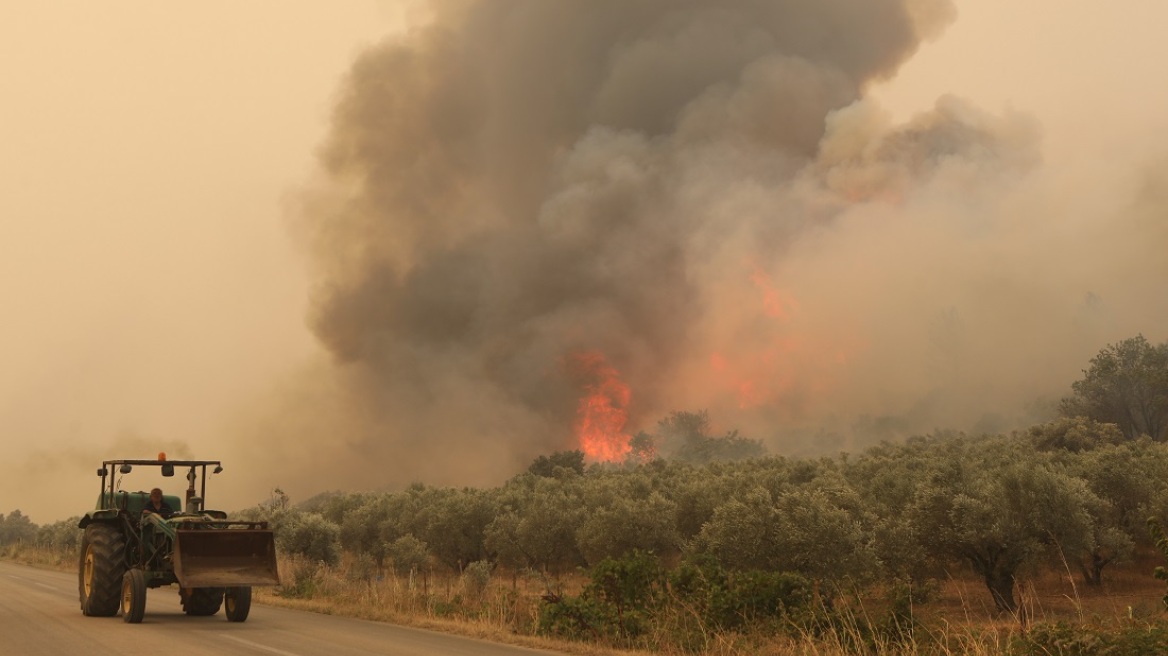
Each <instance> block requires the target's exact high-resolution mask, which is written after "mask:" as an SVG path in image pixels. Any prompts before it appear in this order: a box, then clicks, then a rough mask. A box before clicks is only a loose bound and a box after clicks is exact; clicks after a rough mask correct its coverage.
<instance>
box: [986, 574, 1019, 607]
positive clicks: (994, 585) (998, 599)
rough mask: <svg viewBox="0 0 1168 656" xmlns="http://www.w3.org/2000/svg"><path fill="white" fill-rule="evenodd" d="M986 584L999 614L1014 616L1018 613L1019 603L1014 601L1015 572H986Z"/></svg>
mask: <svg viewBox="0 0 1168 656" xmlns="http://www.w3.org/2000/svg"><path fill="white" fill-rule="evenodd" d="M985 584H986V587H987V588H989V591H990V594H991V595H992V596H993V598H994V606H995V607H997V609H998V612H1002V613H1010V614H1011V615H1014V614H1016V613H1017V612H1018V602H1016V601H1014V571H1013V570H1010V571H1001V570H999V569H997V568H995V569H993V570H992V571H989V572H986V574H985Z"/></svg>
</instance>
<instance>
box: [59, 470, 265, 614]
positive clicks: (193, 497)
mask: <svg viewBox="0 0 1168 656" xmlns="http://www.w3.org/2000/svg"><path fill="white" fill-rule="evenodd" d="M135 467H157V468H159V469H161V473H162V475H163V476H174V474H175V468H176V467H178V468H187V474H186V478H187V481H188V482H189V485H188V487H187V490H186V497H185V499H184V500H183V502H182V503H181V504H180V501H179V498H178V497H177V496H163V497H162V500H161V501H162V502H163V503H164V504H165V505H166V506H167V507H168V508H169V510H170V511H171V512H169V513H168V512H165V511H163V512H157V511H156V512H151V511H150V509H154V508H155V505H154V502H152V501H151V499H150V493H148V492H126V491H123V490H121V489H120V488H121V480H122V478H123V477H124V476H125V475H126V474H129V473H130V472H131V471H132V470H133V469H134V468H135ZM208 467H213V469H212V470H211V473H213V474H218V473H219V472H221V471H223V467H222V465H221V464H220V463H219V462H218V461H216V460H167V459H166V454H164V453H160V454H158V459H157V460H107V461H105V462H103V463H102V466H101V468H100V469H98V470H97V475H98V476H100V477H101V493H100V494H99V495H98V497H97V509H96V510H94V511H92V512H89V513H87V514H86V515H85V516H84V517H82V518H81V522H80V524H79V526H80V527H81V528H82V529H84V530H85V533H84V535H83V536H82V539H81V558H80V561H79V563H78V567H77V570H78V572H77V588H78V593H79V595H80V597H81V612H82V613H83V614H85V615H90V616H104V617H110V616H114V615H117V614H118V613H119V611H120V612H121V614H122V618H123V619H124V620H125V621H126V622H129V623H132V624H136V623H138V622H141V621H142V616H143V614H144V613H145V610H146V590H147V588H158V587H162V586H166V585H171V584H172V583H177V584H178V585H179V595H180V597H181V599H182V608H183V611H184V612H186V613H187V614H188V615H214V614H215V613H218V612H219V609H220V607H222V608H223V609H224V613H225V614H226V616H227V619H228V621H231V622H242V621H244V620H246V619H247V615H248V612H249V611H250V610H251V589H252V586H262V585H279V583H280V577H279V575H278V574H277V572H276V544H275V539H274V535H273V533H272V531H271V529H269V528H268V524H267V522H244V521H231V520H228V519H227V513H225V512H223V511H221V510H205V509H204V508H203V500H204V499H205V498H206V492H207V468H208ZM115 468H116V469H115ZM114 471H117V472H118V473H120V474H122V476H113V475H111V473H112V472H114ZM115 480H116V483H115ZM196 482H198V483H199V484H200V486H199V489H198V491H197V492H196V489H195V484H196Z"/></svg>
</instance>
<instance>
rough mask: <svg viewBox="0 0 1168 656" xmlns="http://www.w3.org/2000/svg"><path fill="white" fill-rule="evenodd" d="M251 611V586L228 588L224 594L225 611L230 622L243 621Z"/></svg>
mask: <svg viewBox="0 0 1168 656" xmlns="http://www.w3.org/2000/svg"><path fill="white" fill-rule="evenodd" d="M250 611H251V586H250V585H245V586H241V587H238V588H227V591H226V592H225V593H224V594H223V612H224V613H226V614H227V621H228V622H242V621H244V620H246V619H247V614H248V612H250Z"/></svg>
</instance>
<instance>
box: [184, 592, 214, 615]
mask: <svg viewBox="0 0 1168 656" xmlns="http://www.w3.org/2000/svg"><path fill="white" fill-rule="evenodd" d="M178 593H179V595H180V596H181V597H182V609H183V612H184V613H186V614H187V615H202V616H206V615H214V614H215V613H218V612H219V607H220V606H221V605H223V588H179V590H178Z"/></svg>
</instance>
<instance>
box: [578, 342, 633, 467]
mask: <svg viewBox="0 0 1168 656" xmlns="http://www.w3.org/2000/svg"><path fill="white" fill-rule="evenodd" d="M570 365H571V367H572V370H573V372H574V373H576V374H577V375H579V376H580V377H581V378H582V379H584V380H585V383H584V396H583V397H581V398H580V402H579V404H578V405H577V409H576V436H577V438H578V439H579V441H580V450H582V451H583V452H584V455H585V456H587V457H588V458H590V459H592V460H594V461H603V462H619V461H621V460H624V458H625V456H627V455H628V453H629V451H631V450H632V447H631V446H630V445H629V440H631V439H632V437H631V436H630V435H628V434H627V433H625V431H624V429H625V424H626V423H627V422H628V419H629V413H628V410H627V408H628V405H629V399H630V398H631V397H632V393H631V392H630V391H629V386H628V385H626V384H625V383H624V381H622V380H621V378H620V372H618V371H617V370H616V368H615V367H613V366H612V365H610V364H608V361H607V360H606V359H605V357H604V354H603V353H600V352H599V351H586V352H583V353H576V354H574V355H572V356H571V357H570Z"/></svg>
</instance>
